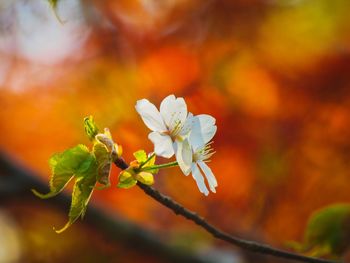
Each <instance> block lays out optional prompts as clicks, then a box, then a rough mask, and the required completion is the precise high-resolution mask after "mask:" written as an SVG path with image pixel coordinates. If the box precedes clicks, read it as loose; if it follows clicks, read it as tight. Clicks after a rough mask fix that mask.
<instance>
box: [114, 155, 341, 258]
mask: <svg viewBox="0 0 350 263" xmlns="http://www.w3.org/2000/svg"><path fill="white" fill-rule="evenodd" d="M114 163H115V165H116V166H117V167H119V168H120V169H122V170H124V169H126V168H127V167H128V164H127V163H126V162H125V161H124V160H123V159H118V160H117V161H116V162H114ZM137 186H138V187H140V188H141V189H142V190H143V191H144V192H145V193H146V194H147V195H149V196H150V197H152V198H153V199H154V200H156V201H157V202H159V203H161V204H162V205H164V206H166V207H168V208H169V209H171V210H172V211H173V212H174V213H175V214H176V215H182V216H183V217H185V218H187V219H188V220H191V221H193V222H194V223H196V224H197V225H199V226H200V227H202V228H204V229H205V230H206V231H207V232H209V233H210V234H211V235H213V236H214V237H216V238H218V239H221V240H224V241H226V242H228V243H231V244H233V245H236V246H238V247H240V248H242V249H245V250H248V251H251V252H255V253H260V254H265V255H271V256H274V257H278V258H283V259H288V260H295V261H300V262H308V263H341V262H340V261H331V260H326V259H320V258H314V257H307V256H303V255H300V254H296V253H291V252H288V251H284V250H280V249H277V248H273V247H271V246H268V245H265V244H261V243H258V242H254V241H249V240H244V239H241V238H238V237H234V236H232V235H230V234H228V233H226V232H223V231H221V230H220V229H218V228H216V227H215V226H213V225H211V224H209V223H208V222H207V221H206V220H205V219H204V218H202V217H200V216H198V215H197V214H196V213H195V212H193V211H191V210H188V209H187V208H185V207H183V206H182V205H181V204H179V203H177V202H176V201H174V200H172V199H171V198H170V197H168V196H166V195H163V194H161V193H160V192H159V191H157V190H155V189H154V188H153V187H150V186H148V185H144V184H142V183H138V184H137Z"/></svg>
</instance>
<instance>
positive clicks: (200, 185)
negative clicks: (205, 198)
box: [192, 163, 209, 195]
mask: <svg viewBox="0 0 350 263" xmlns="http://www.w3.org/2000/svg"><path fill="white" fill-rule="evenodd" d="M192 177H193V179H194V180H195V181H196V183H197V186H198V189H199V191H200V192H201V193H203V194H205V195H208V194H209V191H208V188H207V186H206V185H205V183H204V178H203V175H202V174H201V171H200V170H199V168H198V167H197V165H196V164H195V163H193V164H192Z"/></svg>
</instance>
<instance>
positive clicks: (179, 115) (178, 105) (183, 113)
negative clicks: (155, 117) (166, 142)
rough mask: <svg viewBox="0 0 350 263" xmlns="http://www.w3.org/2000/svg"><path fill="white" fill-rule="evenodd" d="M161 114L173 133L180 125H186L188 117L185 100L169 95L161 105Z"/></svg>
mask: <svg viewBox="0 0 350 263" xmlns="http://www.w3.org/2000/svg"><path fill="white" fill-rule="evenodd" d="M160 114H161V115H162V117H163V119H164V122H165V124H166V125H167V127H168V128H169V129H170V130H171V131H172V130H173V129H174V128H175V127H176V126H177V125H179V123H180V124H181V125H184V123H185V121H186V117H187V105H186V102H185V100H184V99H183V98H176V97H175V96H174V95H169V96H168V97H166V98H165V99H164V100H163V101H162V103H161V104H160Z"/></svg>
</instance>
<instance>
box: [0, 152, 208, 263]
mask: <svg viewBox="0 0 350 263" xmlns="http://www.w3.org/2000/svg"><path fill="white" fill-rule="evenodd" d="M31 188H35V189H37V190H39V191H42V192H47V191H48V187H47V184H46V183H44V182H42V181H41V180H40V178H39V177H38V176H37V175H36V174H35V173H34V172H32V171H30V170H29V169H28V168H26V167H25V166H23V165H20V163H19V162H18V161H17V160H14V159H12V158H10V157H9V156H7V155H6V154H4V153H2V152H0V201H2V202H3V201H4V200H7V199H8V198H20V199H21V200H23V198H25V200H30V198H33V200H38V199H36V198H35V197H34V195H33V194H32V193H31V191H30V189H31ZM70 201H71V198H70V196H69V195H67V194H66V193H64V192H62V193H60V195H58V196H56V197H54V198H51V199H47V200H45V202H47V203H48V204H50V205H55V206H56V207H58V208H59V209H60V210H62V211H66V209H67V207H68V204H69V203H70ZM84 222H87V223H88V224H91V225H93V226H94V227H96V228H98V229H99V230H100V231H102V232H103V233H104V234H105V235H106V236H108V237H109V238H110V239H111V240H114V241H116V242H121V243H123V244H126V245H127V246H129V247H131V248H132V249H138V250H140V251H143V252H144V253H153V254H155V255H157V257H159V258H163V259H164V260H166V262H174V263H175V262H185V263H192V262H193V263H212V260H209V259H207V258H204V257H200V256H198V255H195V254H193V253H191V252H187V251H184V250H182V249H177V248H174V247H173V246H171V245H168V244H166V243H165V242H163V241H162V240H161V239H159V238H157V237H156V236H155V235H154V234H152V233H151V232H149V231H147V230H145V229H144V228H141V227H140V226H137V225H135V224H132V223H130V222H128V221H126V220H122V219H121V218H118V217H117V216H116V215H115V214H112V213H108V212H107V211H106V210H105V209H102V208H100V207H98V206H96V204H94V205H90V206H89V209H88V210H87V213H86V215H85V217H84Z"/></svg>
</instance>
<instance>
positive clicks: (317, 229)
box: [305, 204, 350, 255]
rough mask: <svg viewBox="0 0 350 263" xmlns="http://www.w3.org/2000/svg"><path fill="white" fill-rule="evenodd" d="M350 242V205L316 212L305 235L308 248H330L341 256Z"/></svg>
mask: <svg viewBox="0 0 350 263" xmlns="http://www.w3.org/2000/svg"><path fill="white" fill-rule="evenodd" d="M349 241H350V205H348V204H336V205H331V206H328V207H326V208H323V209H321V210H319V211H316V212H315V213H314V214H313V215H312V216H311V218H310V220H309V222H308V224H307V229H306V233H305V242H306V244H307V245H308V246H311V247H313V246H319V247H323V248H324V247H329V249H330V253H331V254H333V255H341V253H343V252H344V251H345V249H346V247H347V246H348V244H349Z"/></svg>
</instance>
